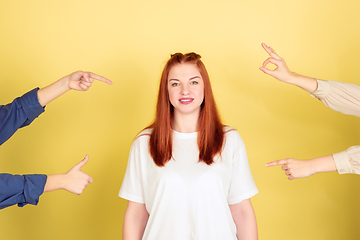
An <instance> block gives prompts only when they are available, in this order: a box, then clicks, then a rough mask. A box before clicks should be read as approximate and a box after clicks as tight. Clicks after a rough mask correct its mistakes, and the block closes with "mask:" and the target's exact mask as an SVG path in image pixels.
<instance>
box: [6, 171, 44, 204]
mask: <svg viewBox="0 0 360 240" xmlns="http://www.w3.org/2000/svg"><path fill="white" fill-rule="evenodd" d="M45 183H46V175H43V174H28V175H12V174H7V173H0V209H3V208H6V207H9V206H12V205H14V204H18V206H19V207H23V206H25V205H26V204H33V205H37V204H38V202H39V197H40V195H41V194H42V193H43V191H44V186H45Z"/></svg>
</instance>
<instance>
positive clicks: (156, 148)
mask: <svg viewBox="0 0 360 240" xmlns="http://www.w3.org/2000/svg"><path fill="white" fill-rule="evenodd" d="M200 58H201V56H200V55H199V54H196V53H193V52H191V53H186V54H182V53H175V54H172V55H171V58H170V59H169V60H168V61H167V63H166V65H165V67H164V70H163V72H162V74H161V79H160V85H159V94H158V100H157V107H156V115H155V120H154V122H153V123H152V124H151V125H150V126H148V127H147V128H152V132H151V134H150V140H149V151H150V155H151V157H152V158H153V160H154V162H155V164H156V165H157V166H159V167H163V166H164V165H165V164H166V163H167V162H168V161H170V159H171V157H172V129H171V123H172V120H173V117H174V107H173V106H172V105H171V103H170V99H169V92H168V75H169V72H170V69H171V68H172V67H173V66H174V65H176V64H182V63H192V64H195V65H196V66H197V67H198V70H199V72H200V74H201V76H202V78H203V81H204V101H203V103H202V104H201V109H200V116H199V120H198V127H197V129H198V137H197V142H198V147H199V162H205V163H206V164H207V165H211V164H212V163H213V162H214V160H213V158H214V157H215V156H216V155H217V154H220V153H221V151H222V147H223V143H224V131H223V127H224V125H223V124H222V123H221V120H220V116H219V113H218V110H217V107H216V103H215V100H214V95H213V92H212V89H211V84H210V78H209V74H208V73H207V71H206V68H205V65H204V64H203V62H202V61H201V60H200Z"/></svg>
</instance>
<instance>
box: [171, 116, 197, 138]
mask: <svg viewBox="0 0 360 240" xmlns="http://www.w3.org/2000/svg"><path fill="white" fill-rule="evenodd" d="M198 120H199V114H181V115H180V114H174V120H173V123H172V128H173V129H174V130H175V131H177V132H181V133H192V132H197V128H198V126H197V124H198Z"/></svg>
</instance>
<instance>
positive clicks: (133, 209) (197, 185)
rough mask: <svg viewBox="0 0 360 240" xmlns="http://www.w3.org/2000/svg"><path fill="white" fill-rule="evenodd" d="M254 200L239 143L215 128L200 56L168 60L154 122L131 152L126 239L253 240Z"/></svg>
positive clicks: (123, 193) (123, 192)
mask: <svg viewBox="0 0 360 240" xmlns="http://www.w3.org/2000/svg"><path fill="white" fill-rule="evenodd" d="M256 193H258V190H257V188H256V186H255V183H254V180H253V177H252V175H251V171H250V167H249V164H248V160H247V156H246V150H245V146H244V143H243V141H242V139H241V137H240V135H239V134H238V132H237V131H236V130H234V129H232V128H230V127H226V126H224V125H223V124H222V123H221V122H220V118H219V114H218V112H217V108H216V104H215V101H214V97H213V93H212V90H211V85H210V80H209V76H208V73H207V71H206V69H205V66H204V64H203V63H202V61H201V60H200V55H198V54H196V53H187V54H185V55H183V54H181V53H176V54H173V55H172V56H171V58H170V60H168V62H167V63H166V65H165V67H164V70H163V73H162V76H161V80H160V87H159V95H158V101H157V110H156V117H155V120H154V123H153V124H151V125H150V126H149V127H148V128H146V129H144V130H143V131H142V132H141V133H140V134H139V135H138V136H137V138H136V139H135V140H134V142H133V144H132V146H131V149H130V156H129V162H128V166H127V170H126V174H125V177H124V181H123V184H122V186H121V189H120V192H119V196H120V197H122V198H125V199H127V200H128V205H127V208H126V211H125V216H124V227H123V239H124V240H133V239H147V240H162V239H164V240H165V239H166V240H169V239H171V240H177V239H179V240H190V239H194V240H195V239H198V240H211V239H216V240H219V239H221V240H233V239H248V240H249V239H257V226H256V219H255V214H254V210H253V207H252V205H251V202H250V197H252V196H254V195H255V194H256Z"/></svg>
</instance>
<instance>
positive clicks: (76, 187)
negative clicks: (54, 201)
mask: <svg viewBox="0 0 360 240" xmlns="http://www.w3.org/2000/svg"><path fill="white" fill-rule="evenodd" d="M88 160H89V156H88V155H86V156H85V158H84V159H83V160H82V161H81V162H80V163H78V164H76V165H75V166H73V167H72V168H71V169H70V170H69V171H67V172H66V173H64V174H54V175H48V177H47V181H46V184H45V188H44V192H51V191H55V190H59V189H64V190H67V191H69V192H71V193H74V194H77V195H80V194H81V193H82V192H83V191H84V189H85V188H86V187H87V186H88V185H89V184H90V183H92V182H93V179H92V177H90V176H89V175H87V174H86V173H84V172H82V171H81V168H82V167H83V166H84V165H85V164H86V163H87V162H88Z"/></svg>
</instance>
